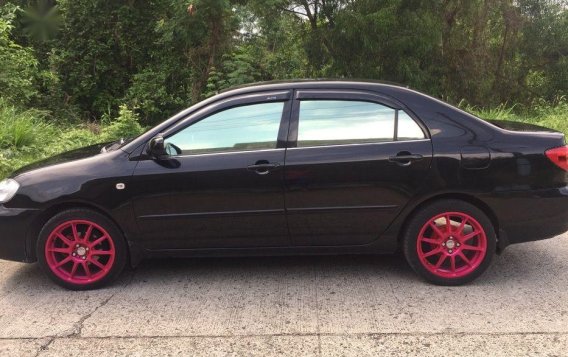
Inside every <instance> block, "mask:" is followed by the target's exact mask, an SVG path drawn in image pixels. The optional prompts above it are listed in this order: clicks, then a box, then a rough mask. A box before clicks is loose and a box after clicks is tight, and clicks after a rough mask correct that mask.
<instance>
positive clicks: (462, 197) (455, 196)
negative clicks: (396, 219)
mask: <svg viewBox="0 0 568 357" xmlns="http://www.w3.org/2000/svg"><path fill="white" fill-rule="evenodd" d="M441 200H458V201H464V202H467V203H469V204H471V205H473V206H475V207H477V208H478V209H480V210H481V211H482V212H483V213H484V214H485V215H486V216H487V218H489V220H490V221H491V224H492V225H493V228H494V230H495V235H496V236H497V241H498V244H497V246H498V247H500V245H499V240H500V238H501V234H500V226H499V219H498V218H497V215H496V214H495V212H494V211H493V209H491V207H489V206H488V205H487V204H486V203H485V202H483V201H482V200H480V199H479V198H476V197H475V196H472V195H469V194H465V193H444V194H440V195H436V196H433V197H430V198H428V199H426V200H424V201H422V202H420V203H419V204H417V205H416V206H414V208H413V209H412V211H411V212H410V213H409V214H408V215H407V216H406V217H405V218H404V222H403V223H402V225H401V229H400V231H399V234H398V250H400V249H401V248H402V243H403V238H404V234H405V232H406V230H407V228H408V224H409V223H410V221H411V220H412V217H414V216H415V215H416V214H417V213H418V212H420V211H421V210H422V209H423V208H424V207H426V206H428V205H430V204H432V203H434V202H436V201H441Z"/></svg>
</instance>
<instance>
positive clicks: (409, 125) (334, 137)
mask: <svg viewBox="0 0 568 357" xmlns="http://www.w3.org/2000/svg"><path fill="white" fill-rule="evenodd" d="M396 112H397V110H396V109H393V108H390V107H387V106H385V105H381V104H378V103H371V102H363V101H346V100H305V101H302V102H301V103H300V118H299V124H298V144H297V146H298V147H309V146H323V145H342V144H360V143H380V142H391V141H394V140H395V138H396V137H397V136H395V121H396ZM401 118H402V121H399V132H398V135H399V138H398V140H402V138H405V139H406V138H408V139H410V140H411V139H424V133H423V132H422V129H420V127H419V126H418V124H416V122H415V121H414V120H413V119H412V118H411V117H409V116H408V115H407V114H406V113H404V112H403V111H399V120H400V119H401ZM401 135H402V136H401Z"/></svg>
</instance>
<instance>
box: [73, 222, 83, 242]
mask: <svg viewBox="0 0 568 357" xmlns="http://www.w3.org/2000/svg"><path fill="white" fill-rule="evenodd" d="M71 230H72V231H73V238H75V241H76V242H79V241H80V240H81V237H80V236H79V232H78V231H77V225H76V224H75V223H73V224H71Z"/></svg>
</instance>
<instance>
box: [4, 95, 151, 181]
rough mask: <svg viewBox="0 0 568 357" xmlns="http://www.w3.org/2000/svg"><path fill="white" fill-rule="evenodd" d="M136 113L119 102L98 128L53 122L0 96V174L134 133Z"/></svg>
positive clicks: (140, 130)
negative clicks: (114, 115) (112, 116)
mask: <svg viewBox="0 0 568 357" xmlns="http://www.w3.org/2000/svg"><path fill="white" fill-rule="evenodd" d="M142 130H143V128H142V127H141V126H140V124H139V123H138V116H137V115H136V114H135V113H134V112H133V111H132V110H130V109H128V108H127V107H126V106H121V108H120V114H119V116H118V117H117V118H116V119H114V120H111V121H110V124H108V125H103V126H102V127H101V128H98V127H97V126H93V125H82V126H75V127H73V126H70V125H61V124H53V123H50V122H49V121H48V116H47V114H46V113H45V112H41V111H38V110H26V111H19V110H18V109H17V108H16V107H14V106H12V105H10V104H7V103H6V102H5V101H4V100H3V99H0V178H2V177H5V176H6V175H8V174H9V173H10V172H12V171H13V170H14V169H17V168H19V167H21V166H24V165H26V164H29V163H31V162H34V161H38V160H41V159H43V158H47V157H50V156H53V155H55V154H59V153H61V152H64V151H69V150H72V149H75V148H79V147H83V146H88V145H92V144H96V143H101V142H110V141H114V140H118V139H120V138H128V137H133V136H137V135H139V134H141V133H142Z"/></svg>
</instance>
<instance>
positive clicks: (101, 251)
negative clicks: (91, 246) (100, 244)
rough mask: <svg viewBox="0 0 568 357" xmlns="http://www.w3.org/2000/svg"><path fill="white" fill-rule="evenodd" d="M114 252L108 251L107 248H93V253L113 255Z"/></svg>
mask: <svg viewBox="0 0 568 357" xmlns="http://www.w3.org/2000/svg"><path fill="white" fill-rule="evenodd" d="M112 254H113V253H112V252H108V251H106V250H93V251H92V252H91V255H112Z"/></svg>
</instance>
